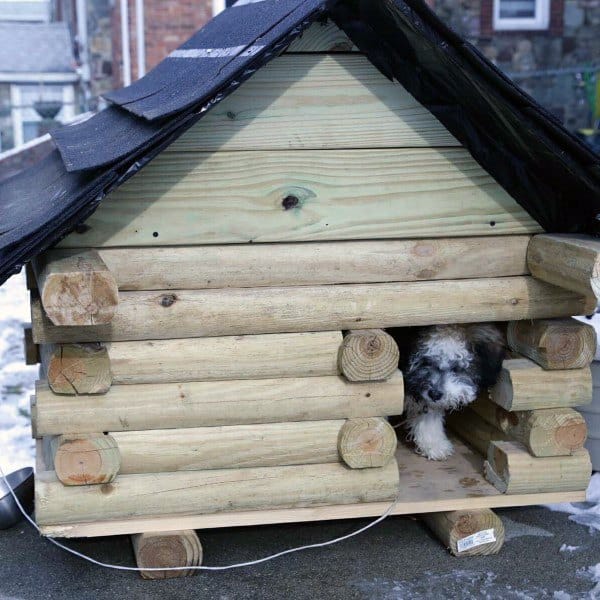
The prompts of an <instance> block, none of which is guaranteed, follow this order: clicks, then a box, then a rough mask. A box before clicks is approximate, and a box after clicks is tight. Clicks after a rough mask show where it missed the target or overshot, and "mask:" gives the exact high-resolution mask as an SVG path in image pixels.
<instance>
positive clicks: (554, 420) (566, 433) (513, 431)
mask: <svg viewBox="0 0 600 600" xmlns="http://www.w3.org/2000/svg"><path fill="white" fill-rule="evenodd" d="M471 408H472V409H473V411H474V412H476V413H477V414H478V415H479V416H480V417H481V418H482V419H484V420H485V421H486V422H488V423H490V424H491V425H493V426H494V427H496V428H497V429H499V430H500V431H502V432H503V433H505V434H506V435H507V436H508V437H509V438H510V439H512V440H516V441H518V442H521V443H522V444H524V445H525V446H526V447H527V449H528V450H529V452H531V454H532V455H533V456H564V455H568V454H573V453H574V452H576V451H577V450H580V449H581V448H583V444H584V442H585V440H586V437H587V426H586V424H585V419H584V418H583V417H582V416H581V415H580V414H579V413H578V412H577V411H576V410H573V409H572V408H547V409H540V410H524V411H515V412H508V411H506V410H504V409H503V408H502V407H500V406H498V405H497V404H494V403H493V402H490V401H489V400H488V399H487V398H485V397H480V398H478V399H477V400H476V401H475V403H473V404H472V405H471Z"/></svg>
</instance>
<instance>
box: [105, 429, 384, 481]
mask: <svg viewBox="0 0 600 600" xmlns="http://www.w3.org/2000/svg"><path fill="white" fill-rule="evenodd" d="M344 423H345V421H343V420H335V421H305V422H297V423H265V424H260V423H259V424H256V425H232V426H229V427H194V428H184V429H163V430H155V431H123V432H112V433H111V436H112V437H113V438H114V439H115V441H116V443H117V444H118V446H119V451H120V453H121V470H120V472H121V473H124V474H131V473H164V472H168V471H200V470H203V469H234V468H242V467H244V468H247V467H279V466H286V465H303V464H319V463H328V462H336V461H338V460H340V458H339V455H338V448H337V441H338V435H339V433H340V429H341V428H342V426H343V425H344ZM392 433H393V432H392ZM394 437H395V436H394Z"/></svg>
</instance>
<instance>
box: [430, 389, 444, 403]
mask: <svg viewBox="0 0 600 600" xmlns="http://www.w3.org/2000/svg"><path fill="white" fill-rule="evenodd" d="M442 396H443V394H442V392H440V391H439V390H430V391H429V397H430V398H431V400H432V401H433V402H437V401H438V400H441V399H442Z"/></svg>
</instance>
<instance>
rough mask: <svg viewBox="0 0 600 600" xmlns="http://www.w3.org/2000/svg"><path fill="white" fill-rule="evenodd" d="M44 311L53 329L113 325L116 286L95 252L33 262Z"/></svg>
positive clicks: (64, 253) (70, 253)
mask: <svg viewBox="0 0 600 600" xmlns="http://www.w3.org/2000/svg"><path fill="white" fill-rule="evenodd" d="M33 268H34V271H35V275H36V278H37V284H38V289H39V291H40V298H41V302H42V305H43V306H44V310H45V312H46V314H47V315H48V318H49V319H50V321H51V322H52V323H54V325H98V324H103V323H110V321H111V320H112V318H113V316H114V314H115V311H116V308H117V304H118V302H119V297H118V290H117V284H116V282H115V280H114V277H113V276H112V275H111V273H110V271H109V270H108V268H107V266H106V265H105V264H104V263H103V262H102V259H101V258H100V256H99V255H98V253H97V252H96V251H95V250H83V251H76V252H74V251H62V252H58V251H56V252H54V253H53V254H52V258H51V259H50V260H48V259H47V258H46V256H45V255H43V254H41V255H39V256H38V257H37V258H36V259H35V260H34V261H33Z"/></svg>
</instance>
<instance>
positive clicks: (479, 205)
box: [60, 148, 541, 248]
mask: <svg viewBox="0 0 600 600" xmlns="http://www.w3.org/2000/svg"><path fill="white" fill-rule="evenodd" d="M232 173H234V174H235V176H232ZM224 182H227V185H223V183H224ZM86 226H87V228H86V229H85V231H82V233H73V234H71V235H69V236H68V237H66V238H65V239H64V240H63V241H62V242H61V244H60V245H61V246H62V247H71V248H73V247H75V248H77V247H104V246H106V247H109V246H113V247H114V246H170V245H173V246H182V245H184V246H186V245H190V244H192V245H193V244H230V243H247V242H293V241H325V240H352V239H382V238H388V239H389V238H427V237H430V238H431V237H434V238H435V237H461V236H477V235H492V236H496V235H507V234H526V233H538V232H540V231H541V228H540V226H539V224H538V223H536V222H535V221H534V220H533V219H532V218H531V217H530V216H529V215H528V214H527V212H526V211H525V209H523V208H522V207H520V206H519V205H518V204H517V203H516V202H515V200H513V199H512V198H511V197H510V196H509V195H508V194H507V193H506V192H505V191H504V189H503V188H502V187H501V186H500V185H499V184H498V183H497V182H496V181H495V180H494V179H493V178H492V177H491V176H490V175H489V174H487V173H486V172H485V171H484V170H483V169H482V168H481V167H480V166H479V165H478V164H477V163H476V162H475V161H474V160H473V158H472V157H471V155H470V154H469V153H468V151H467V150H464V149H462V148H446V149H435V148H411V149H393V150H387V149H376V150H306V151H302V150H298V151H294V150H290V151H287V150H282V151H272V152H262V151H257V152H245V151H240V152H215V153H196V154H194V156H193V157H191V155H190V154H189V153H186V152H174V153H166V152H165V153H163V154H161V155H160V156H158V157H157V158H156V159H154V160H153V161H152V162H151V163H150V164H149V165H148V166H146V167H145V168H144V170H143V172H141V173H140V174H139V175H138V176H136V177H132V178H131V179H129V180H128V181H127V182H125V183H124V184H123V185H122V186H121V187H119V189H117V190H115V191H114V192H113V193H112V194H111V195H110V196H109V197H108V198H106V199H104V200H103V201H102V205H101V206H100V207H99V208H98V210H97V211H96V212H95V213H94V214H93V215H92V216H91V217H90V218H89V219H88V220H87V221H86Z"/></svg>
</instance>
